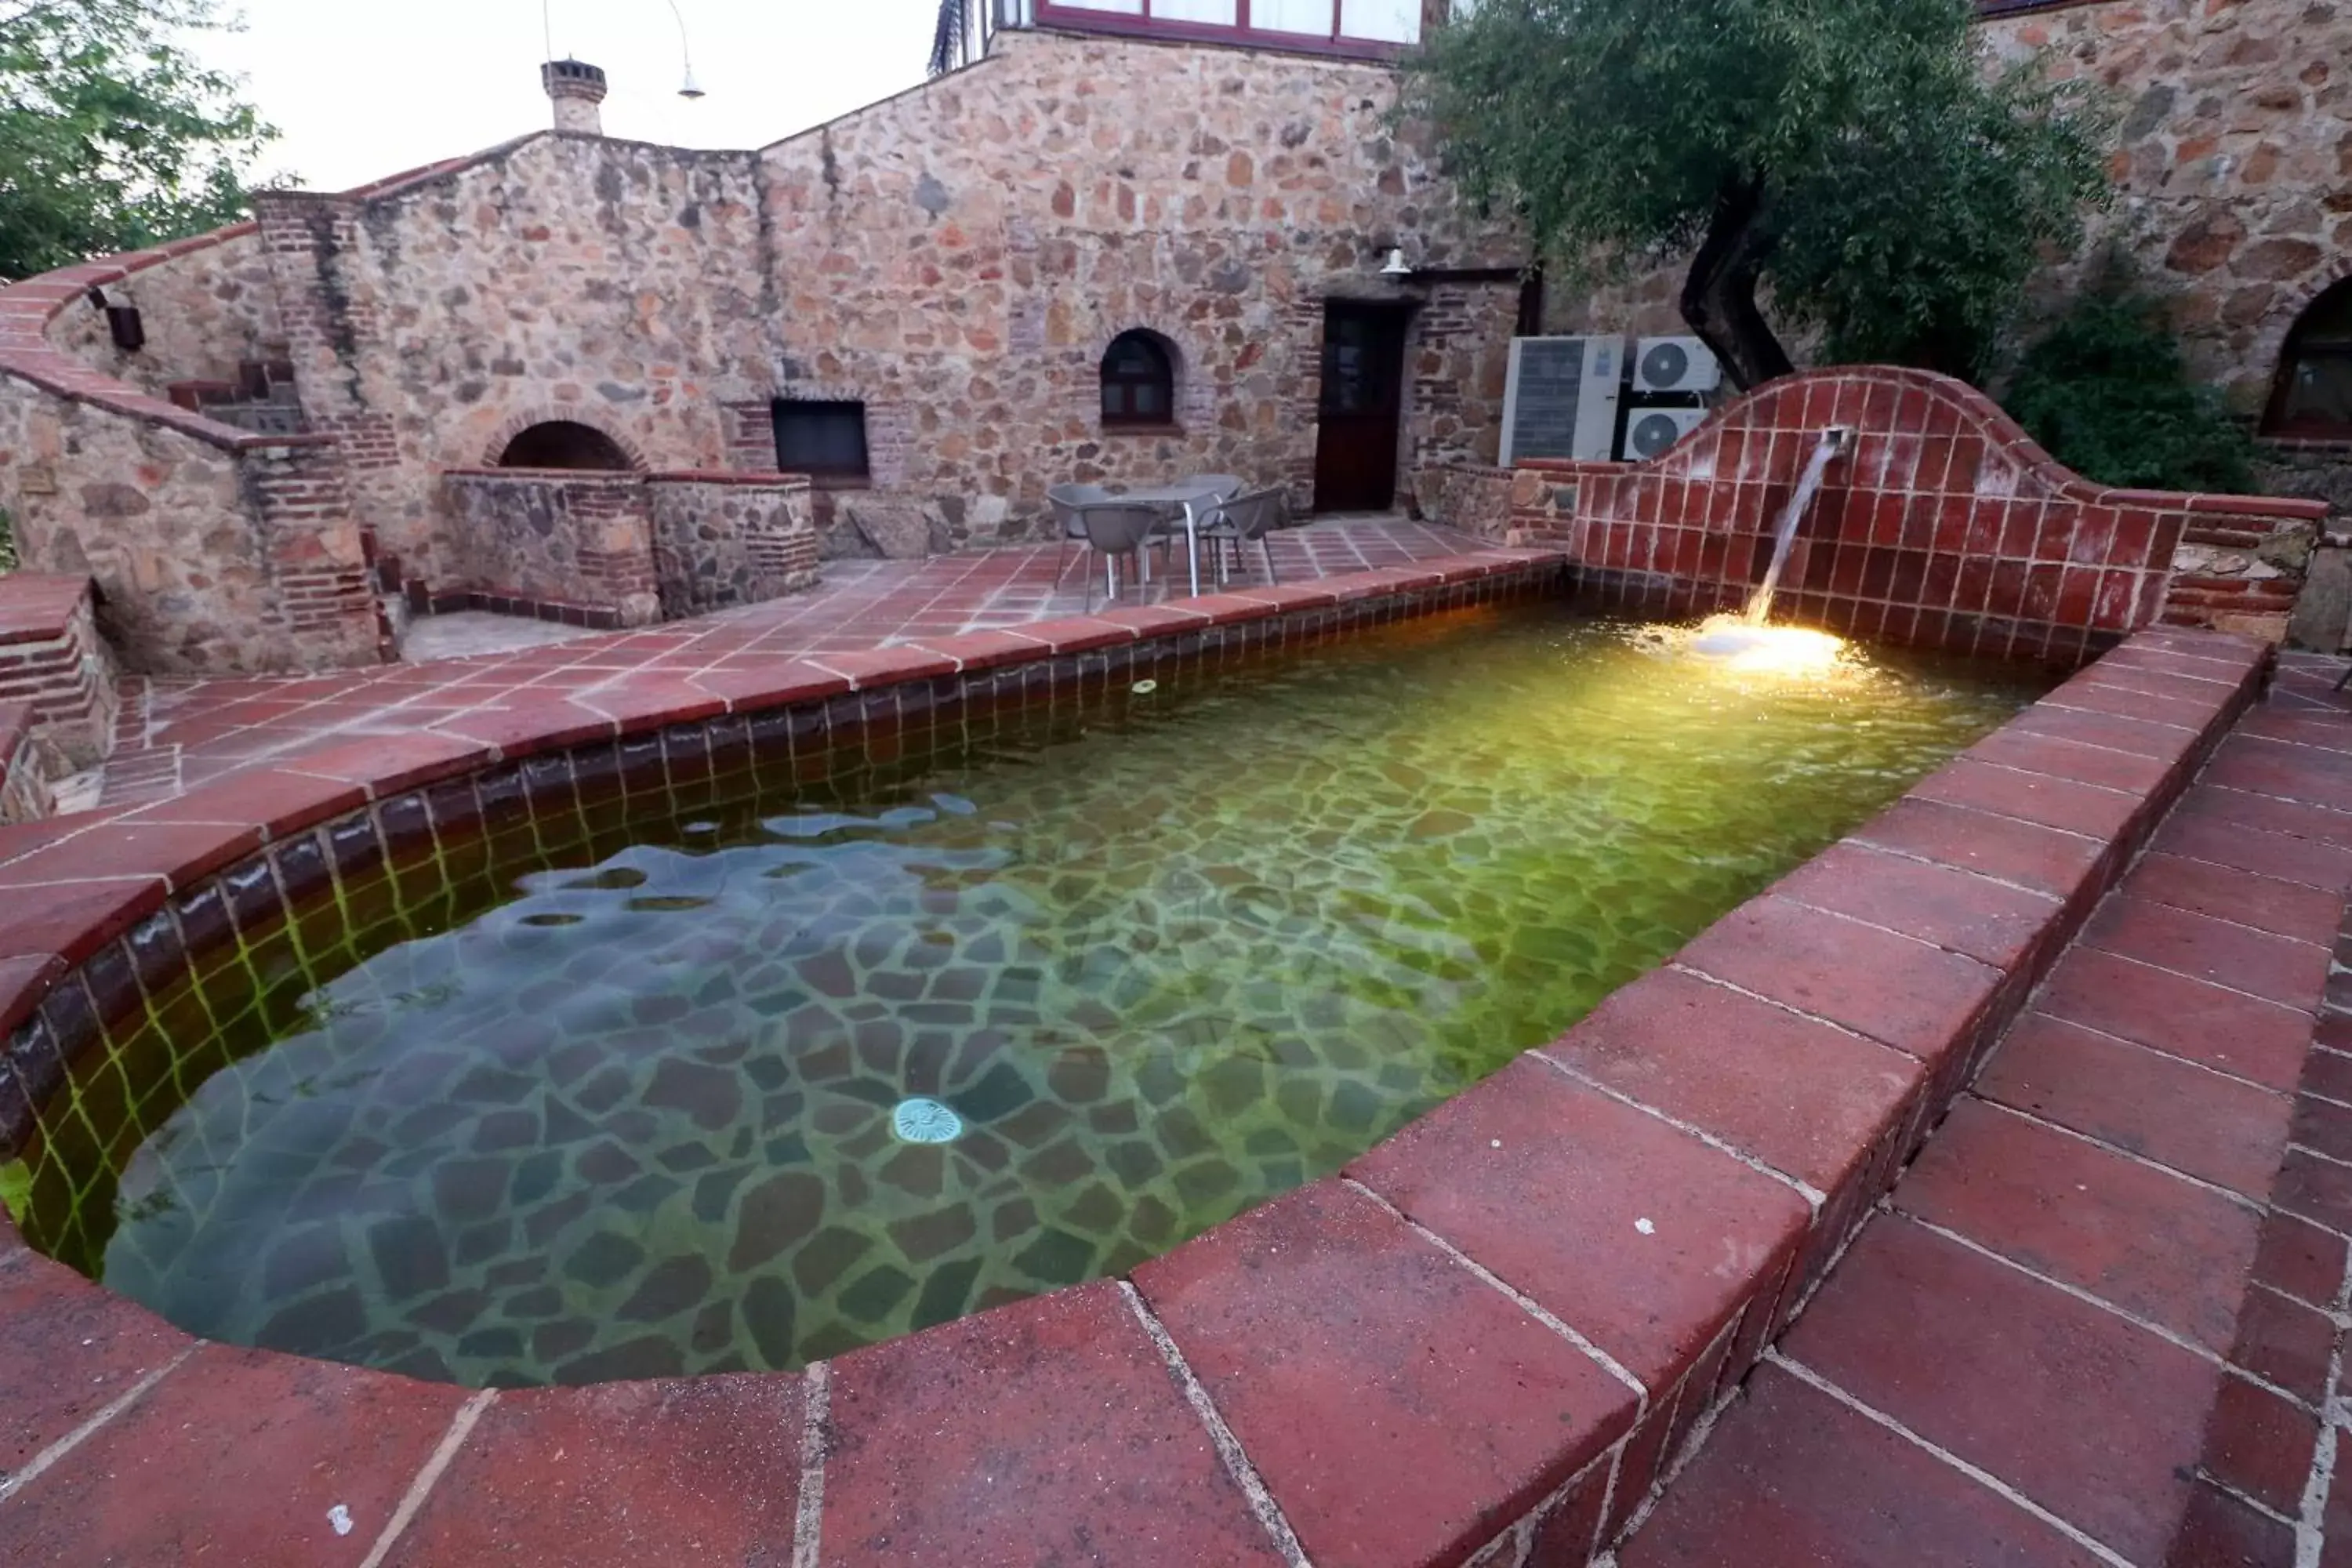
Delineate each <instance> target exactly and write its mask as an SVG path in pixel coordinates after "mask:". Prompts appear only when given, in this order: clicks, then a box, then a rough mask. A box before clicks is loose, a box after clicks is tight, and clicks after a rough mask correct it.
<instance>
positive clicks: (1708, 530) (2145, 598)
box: [1512, 368, 2325, 661]
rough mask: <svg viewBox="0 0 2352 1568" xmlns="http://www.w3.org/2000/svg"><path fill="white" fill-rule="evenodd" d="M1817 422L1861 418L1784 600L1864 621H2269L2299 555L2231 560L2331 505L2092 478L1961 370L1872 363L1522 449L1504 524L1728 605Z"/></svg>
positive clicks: (1958, 624)
mask: <svg viewBox="0 0 2352 1568" xmlns="http://www.w3.org/2000/svg"><path fill="white" fill-rule="evenodd" d="M1832 425H1844V426H1851V427H1853V428H1854V429H1855V430H1856V431H1857V433H1858V434H1857V436H1856V437H1855V440H1854V442H1853V446H1852V447H1851V448H1850V449H1849V451H1848V453H1847V455H1846V456H1845V457H1844V458H1841V459H1839V460H1838V461H1836V462H1834V463H1832V465H1831V466H1830V468H1829V470H1828V473H1827V476H1826V479H1825V482H1824V484H1823V487H1822V491H1821V494H1820V496H1819V498H1818V500H1816V502H1815V505H1814V508H1813V510H1812V512H1811V515H1810V516H1809V517H1808V519H1807V520H1806V521H1805V522H1804V524H1803V526H1802V529H1801V532H1800V533H1799V535H1798V542H1797V544H1796V546H1795V548H1794V550H1793V551H1792V552H1791V553H1790V560H1789V563H1788V567H1787V570H1786V573H1785V575H1784V577H1783V579H1782V585H1781V592H1780V599H1779V601H1778V605H1779V609H1778V613H1779V614H1780V616H1783V617H1784V618H1787V619H1790V620H1793V621H1799V622H1804V623H1808V624H1815V625H1822V626H1830V627H1832V628H1833V629H1835V630H1838V631H1841V632H1846V633H1851V634H1853V635H1856V636H1859V637H1866V638H1869V639H1871V640H1873V641H1884V642H1892V643H1903V644H1913V645H1918V646H1924V647H1945V648H1955V649H1958V650H1960V651H1964V652H1974V653H1980V654H1986V655H1991V656H1999V657H2007V658H2053V659H2057V660H2061V661H2072V660H2074V659H2077V658H2081V657H2083V656H2084V654H2085V653H2086V652H2089V651H2094V650H2095V649H2096V648H2098V647H2104V646H2105V644H2107V643H2111V642H2113V641H2115V640H2116V639H2118V638H2120V637H2122V636H2123V635H2124V634H2125V633H2126V632H2128V631H2131V630H2134V629H2136V628H2138V627H2141V626H2149V625H2151V624H2154V623H2156V622H2157V621H2158V620H2162V621H2165V622H2168V623H2170V624H2174V625H2185V626H2214V627H2217V628H2219V629H2221V630H2227V631H2242V632H2252V633H2255V634H2258V635H2262V636H2266V637H2272V638H2273V639H2275V638H2276V637H2280V636H2283V635H2284V631H2285V625H2286V607H2287V606H2288V605H2291V603H2292V601H2293V598H2294V587H2295V586H2296V585H2298V584H2299V582H2300V575H2299V574H2289V575H2288V576H2286V577H2282V578H2281V579H2280V580H2278V581H2277V582H2276V583H2275V584H2268V583H2265V584H2264V585H2263V586H2260V587H2249V586H2248V585H2247V584H2244V583H2240V582H2233V581H2230V580H2231V579H2232V574H2231V573H2229V572H2228V571H2227V570H2226V569H2225V567H2226V563H2227V562H2228V561H2230V560H2232V559H2235V558H2237V557H2240V556H2250V555H2252V553H2254V552H2257V551H2264V550H2267V551H2271V552H2273V553H2280V554H2285V553H2288V552H2284V551H2282V550H2280V549H2279V542H2285V541H2291V540H2292V541H2301V542H2303V543H2304V545H2305V547H2306V548H2307V545H2308V542H2309V540H2310V538H2311V537H2312V536H2313V535H2314V534H2315V532H2316V530H2317V527H2318V518H2319V516H2320V515H2321V514H2322V513H2323V512H2324V510H2325V509H2324V507H2322V506H2320V505H2318V504H2317V503H2314V502H2305V501H2294V500H2259V499H2257V500H2249V499H2246V498H2241V497H2227V496H2189V495H2172V494H2166V493H2163V492H2158V491H2150V490H2125V489H2102V488H2100V487H2097V486H2095V485H2092V484H2090V483H2089V482H2088V481H2086V480H2084V479H2081V478H2079V477H2078V476H2076V475H2074V474H2073V473H2071V472H2069V471H2068V470H2066V469H2064V468H2060V467H2059V466H2058V465H2057V464H2056V463H2055V462H2053V461H2052V460H2051V458H2049V456H2048V455H2047V454H2046V453H2044V452H2043V451H2042V449H2041V448H2040V447H2037V446H2035V445H2034V444H2033V442H2032V440H2031V439H2030V438H2028V437H2026V435H2025V433H2024V432H2023V431H2021V430H2020V429H2019V428H2018V427H2017V426H2016V425H2015V424H2014V423H2013V422H2012V421H2011V420H2010V419H2009V417H2008V416H2006V415H2004V414H2002V413H2001V412H2000V409H1999V408H1998V407H1996V406H1995V405H1993V404H1992V402H1991V401H1990V399H1988V398H1987V397H1985V396H1984V395H1982V394H1981V393H1979V392H1977V391H1976V390H1974V389H1973V388H1971V387H1969V386H1966V385H1964V384H1961V383H1959V382H1957V381H1951V380H1948V379H1947V378H1945V377H1942V376H1937V375H1931V374H1927V373H1926V372H1924V371H1906V370H1895V369H1889V368H1870V369H1859V370H1845V371H1817V372H1813V373H1811V374H1805V375H1800V376H1795V377H1791V378H1790V379H1788V380H1784V381H1780V382H1775V383H1773V384H1770V385H1769V386H1767V387H1765V388H1763V389H1762V390H1761V391H1759V392H1757V393H1754V394H1751V395H1748V396H1746V397H1744V398H1741V399H1739V400H1738V402H1736V403H1733V404H1731V405H1728V406H1727V407H1726V408H1724V409H1722V410H1720V411H1719V412H1718V413H1717V415H1716V416H1715V417H1714V418H1713V419H1711V420H1710V421H1708V423H1707V424H1706V425H1705V426H1702V427H1701V428H1700V429H1699V430H1698V431H1696V432H1695V433H1694V434H1693V435H1691V436H1690V437H1687V438H1686V439H1685V440H1684V441H1683V442H1682V444H1681V445H1679V446H1677V447H1675V448H1673V449H1672V450H1671V451H1669V452H1667V453H1665V454H1664V456H1662V457H1660V458H1656V459H1654V460H1653V461H1651V462H1649V463H1644V464H1619V463H1566V462H1548V461H1537V462H1529V463H1528V464H1525V465H1522V466H1521V467H1520V468H1519V470H1518V473H1517V477H1516V479H1515V483H1514V489H1513V494H1512V525H1513V529H1514V531H1515V534H1516V535H1517V536H1518V537H1521V538H1527V539H1542V540H1547V541H1551V542H1559V543H1560V544H1563V545H1565V546H1566V547H1567V548H1568V549H1569V550H1570V552H1571V553H1572V554H1573V556H1574V557H1575V559H1576V560H1577V561H1578V563H1580V566H1581V567H1583V568H1584V570H1585V572H1586V574H1587V575H1588V577H1589V578H1590V579H1591V581H1592V582H1593V583H1595V584H1598V585H1600V586H1601V587H1602V588H1603V589H1604V590H1606V591H1609V592H1612V593H1614V594H1617V595H1622V596H1624V597H1626V598H1629V599H1632V600H1634V601H1636V602H1642V603H1649V604H1654V605H1658V606H1659V607H1661V608H1664V609H1669V610H1672V611H1675V612H1677V613H1687V612H1693V611H1707V610H1716V609H1726V608H1730V607H1733V606H1735V605H1739V604H1741V603H1744V602H1745V600H1746V599H1747V597H1748V592H1749V589H1750V587H1751V585H1752V584H1755V583H1756V582H1758V581H1759V580H1760V579H1761V578H1762V576H1763V575H1764V573H1765V570H1766V567H1767V564H1768V563H1769V558H1770V552H1771V547H1772V531H1773V530H1774V528H1775V527H1776V525H1777V523H1778V521H1779V519H1780V513H1781V511H1782V510H1783V509H1784V508H1785V507H1786V505H1787V503H1788V500H1789V498H1790V494H1791V492H1792V491H1793V490H1794V489H1795V486H1796V481H1797V478H1798V475H1799V473H1800V472H1801V469H1802V468H1803V467H1804V464H1805V462H1806V459H1807V458H1808V456H1809V455H1810V453H1811V450H1812V447H1813V446H1814V443H1815V442H1816V440H1817V439H1818V437H1819V435H1820V433H1821V431H1822V429H1823V428H1824V427H1825V426H1832ZM2176 552H2178V554H2179V560H2178V562H2176ZM2200 552H2206V553H2200Z"/></svg>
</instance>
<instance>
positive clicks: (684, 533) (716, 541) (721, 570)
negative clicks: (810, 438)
mask: <svg viewBox="0 0 2352 1568" xmlns="http://www.w3.org/2000/svg"><path fill="white" fill-rule="evenodd" d="M645 493H646V514H647V518H648V520H649V522H650V526H651V529H652V538H653V552H654V576H655V580H656V586H657V588H658V591H659V594H660V596H661V607H662V614H663V615H665V616H690V615H699V614H702V613H704V612H705V611H709V610H723V609H729V608H731V607H733V606H734V605H750V604H756V603H758V602H760V601H761V600H763V599H774V598H780V597H782V595H786V594H790V593H794V592H797V591H798V590H800V589H803V588H813V587H814V586H815V585H816V581H817V539H816V524H815V520H814V515H813V511H812V509H811V506H810V494H809V482H808V480H807V479H804V478H802V477H800V476H798V475H786V474H764V475H761V474H725V473H676V474H654V475H650V476H648V477H647V478H646V480H645Z"/></svg>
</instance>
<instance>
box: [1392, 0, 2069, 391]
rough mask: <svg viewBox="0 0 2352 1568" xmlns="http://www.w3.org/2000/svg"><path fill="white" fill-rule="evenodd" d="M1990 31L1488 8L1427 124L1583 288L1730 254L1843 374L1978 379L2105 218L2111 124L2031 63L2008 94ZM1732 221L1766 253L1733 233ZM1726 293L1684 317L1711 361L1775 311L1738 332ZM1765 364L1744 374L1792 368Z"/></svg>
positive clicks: (1493, 1)
mask: <svg viewBox="0 0 2352 1568" xmlns="http://www.w3.org/2000/svg"><path fill="white" fill-rule="evenodd" d="M1971 14H1972V12H1971V7H1970V6H1969V4H1968V0H1484V3H1483V4H1482V5H1480V6H1479V8H1478V10H1477V11H1476V12H1475V14H1474V15H1473V16H1471V17H1470V18H1469V19H1467V20H1466V21H1464V22H1461V23H1457V24H1456V25H1454V26H1449V27H1446V28H1444V29H1441V30H1440V31H1439V32H1438V33H1437V34H1436V36H1435V37H1433V38H1432V39H1431V40H1430V43H1429V47H1427V49H1426V50H1425V51H1424V52H1423V55H1422V57H1421V58H1419V59H1418V61H1417V62H1416V63H1415V66H1414V68H1413V71H1412V76H1411V78H1410V79H1409V85H1408V90H1407V95H1406V110H1407V112H1409V113H1412V114H1415V115H1418V116H1423V117H1426V118H1428V119H1429V120H1431V121H1433V123H1434V124H1435V125H1436V126H1437V128H1438V131H1439V132H1440V134H1441V136H1442V137H1443V138H1444V145H1445V150H1446V154H1447V157H1448V160H1449V162H1450V163H1451V164H1452V165H1453V166H1454V167H1455V168H1456V169H1457V170H1458V171H1459V173H1460V174H1461V175H1462V177H1463V178H1464V180H1465V182H1466V183H1467V184H1468V185H1469V187H1470V190H1471V192H1472V194H1473V195H1477V196H1480V197H1484V198H1486V200H1488V201H1490V202H1497V203H1506V202H1507V203H1509V204H1511V205H1514V206H1515V207H1516V208H1517V210H1518V211H1519V212H1520V214H1521V215H1522V216H1523V217H1524V218H1525V219H1526V221H1527V222H1528V226H1529V227H1530V228H1531V230H1532V231H1533V233H1534V235H1535V236H1536V237H1537V240H1538V245H1539V247H1541V248H1542V249H1543V250H1544V251H1546V252H1547V253H1548V254H1549V256H1550V258H1552V259H1553V260H1554V262H1555V265H1559V266H1562V267H1563V268H1564V269H1565V270H1567V271H1568V272H1569V273H1570V275H1577V274H1580V273H1581V274H1585V275H1590V274H1591V273H1593V272H1595V271H1599V270H1607V269H1611V268H1620V269H1622V268H1628V267H1632V266H1636V265H1657V264H1659V263H1661V262H1664V261H1665V260H1666V259H1667V258H1673V257H1677V256H1680V255H1683V254H1684V253H1686V252H1688V251H1690V250H1691V249H1692V248H1693V247H1696V246H1699V245H1701V244H1702V243H1706V244H1708V245H1709V246H1710V247H1712V248H1713V249H1715V250H1716V251H1717V253H1718V254H1728V255H1737V256H1743V257H1748V258H1753V267H1752V268H1742V269H1739V270H1741V272H1742V276H1741V277H1740V278H1739V279H1738V280H1737V283H1736V288H1737V289H1745V290H1748V291H1749V292H1751V293H1752V291H1753V289H1755V288H1756V287H1758V286H1759V285H1760V286H1761V287H1762V288H1764V289H1766V290H1767V291H1769V295H1770V297H1771V299H1772V300H1773V302H1774V305H1775V307H1776V309H1777V310H1778V311H1779V313H1780V316H1781V317H1782V318H1783V319H1784V320H1785V321H1788V322H1789V323H1790V324H1793V325H1799V326H1803V327H1807V328H1810V329H1811V330H1813V331H1816V332H1817V333H1818V334H1819V336H1820V338H1821V341H1822V346H1823V348H1824V350H1825V351H1826V353H1827V354H1828V356H1829V357H1830V358H1832V359H1846V358H1872V359H1893V360H1896V361H1899V362H1906V363H1922V364H1928V365H1932V366H1934V367H1935V368H1938V369H1942V370H1947V371H1951V372H1954V373H1956V374H1976V373H1978V372H1979V371H1980V370H1981V369H1982V367H1983V363H1984V361H1985V359H1986V357H1987V355H1988V354H1989V353H1990V347H1991V345H1992V343H1993V342H1995V341H1996V340H1997V338H1998V337H1999V334H2000V331H2001V329H2002V327H2003V326H2004V325H2005V323H2006V322H2007V321H2008V319H2009V314H2010V311H2011V307H2012V302H2013V300H2015V298H2016V296H2017V293H2018V290H2019V288H2020V286H2021V284H2022V282H2023V280H2024V279H2025V277H2026V275H2027V274H2028V273H2029V272H2030V271H2031V269H2032V268H2033V266H2034V265H2035V264H2036V262H2037V260H2038V258H2039V256H2040V254H2041V252H2042V249H2043V248H2044V247H2069V246H2071V245H2073V244H2074V243H2076V242H2077V241H2078V239H2079V237H2080V224H2081V215H2082V213H2083V211H2084V208H2085V207H2086V206H2087V205H2091V204H2093V203H2095V202H2096V201H2098V200H2101V199H2103V198H2104V196H2105V191H2106V178H2105V168H2104V162H2103V148H2104V144H2105V138H2106V124H2105V117H2104V115H2103V113H2102V112H2101V111H2100V107H2099V106H2098V105H2097V104H2095V103H2094V102H2092V101H2091V100H2088V99H2087V98H2086V97H2084V95H2082V94H2081V93H2080V92H2078V91H2077V90H2076V89H2071V88H2062V87H2057V86H2053V84H2051V83H2050V82H2048V81H2047V80H2046V79H2044V78H2043V77H2042V74H2041V73H2040V72H2039V70H2038V69H2036V68H2033V67H2032V66H2028V67H2025V68H2018V69H2012V70H2011V71H2008V72H2006V73H2004V74H2000V75H1990V74H1988V72H1987V68H1986V66H1985V65H1984V63H1983V62H1982V61H1981V60H1980V59H1979V55H1978V53H1977V49H1976V46H1975V41H1974V37H1973V35H1972V33H1971V30H1970V26H1969V19H1970V16H1971ZM1751 187H1755V188H1760V189H1761V191H1762V195H1763V199H1762V201H1761V202H1760V203H1759V204H1755V207H1754V210H1753V211H1752V212H1750V211H1748V210H1746V209H1742V210H1740V211H1738V213H1737V214H1736V215H1730V216H1727V204H1726V203H1725V202H1724V201H1723V199H1722V198H1723V194H1724V193H1726V192H1727V191H1736V190H1744V189H1748V188H1751ZM1732 221H1736V222H1738V223H1739V224H1741V225H1743V226H1745V228H1744V230H1743V232H1740V233H1738V234H1731V233H1726V232H1721V231H1720V229H1719V226H1720V225H1721V224H1723V223H1726V222H1732ZM1751 269H1752V271H1753V273H1754V276H1753V277H1752V278H1749V277H1747V276H1745V273H1746V271H1748V270H1751ZM1699 281H1700V280H1699V279H1696V278H1695V279H1694V282H1695V284H1696V283H1697V282H1699ZM1722 290H1723V279H1721V278H1720V277H1717V278H1716V279H1714V283H1713V293H1714V295H1715V296H1716V298H1714V299H1713V300H1711V301H1710V300H1701V299H1699V298H1697V296H1698V295H1700V294H1702V293H1706V292H1707V290H1702V289H1696V288H1694V289H1693V290H1692V291H1691V292H1690V294H1689V295H1686V300H1685V313H1686V314H1691V315H1692V317H1693V325H1694V326H1695V327H1696V328H1697V329H1698V330H1699V331H1701V333H1702V335H1705V336H1707V337H1708V338H1709V341H1710V342H1715V341H1716V339H1717V337H1718V336H1720V335H1722V334H1723V333H1724V332H1725V331H1734V332H1736V331H1738V330H1739V329H1740V328H1741V327H1742V325H1743V321H1742V320H1741V318H1742V317H1743V316H1745V315H1748V314H1752V307H1743V306H1742V305H1741V302H1740V301H1738V300H1733V301H1730V302H1729V304H1730V307H1731V308H1729V309H1724V308H1723V307H1724V306H1725V305H1726V301H1725V300H1723V299H1722V298H1721V297H1720V296H1721V294H1722ZM1755 330H1756V331H1760V332H1762V333H1764V334H1765V336H1766V337H1767V338H1768V339H1769V335H1770V334H1769V328H1766V327H1763V326H1762V324H1761V321H1760V318H1758V319H1757V322H1756V326H1755ZM1725 347H1726V345H1724V344H1721V343H1718V344H1717V352H1718V353H1724V352H1725ZM1763 348H1765V349H1769V352H1755V353H1747V354H1744V355H1735V354H1732V353H1727V354H1726V358H1727V363H1732V362H1733V361H1734V360H1735V359H1744V360H1745V361H1747V362H1748V363H1766V362H1769V361H1770V360H1772V359H1774V358H1776V357H1777V356H1778V353H1779V350H1778V346H1777V344H1770V343H1768V344H1766V345H1763Z"/></svg>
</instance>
